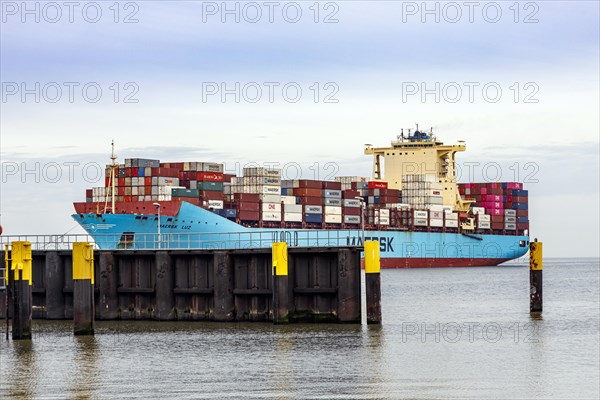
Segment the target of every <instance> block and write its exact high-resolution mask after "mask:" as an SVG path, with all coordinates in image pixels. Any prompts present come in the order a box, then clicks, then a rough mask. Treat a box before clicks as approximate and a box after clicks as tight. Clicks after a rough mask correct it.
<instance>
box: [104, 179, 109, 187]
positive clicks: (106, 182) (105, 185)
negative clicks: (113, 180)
mask: <svg viewBox="0 0 600 400" xmlns="http://www.w3.org/2000/svg"><path fill="white" fill-rule="evenodd" d="M109 186H110V178H109V177H106V178H104V187H109Z"/></svg>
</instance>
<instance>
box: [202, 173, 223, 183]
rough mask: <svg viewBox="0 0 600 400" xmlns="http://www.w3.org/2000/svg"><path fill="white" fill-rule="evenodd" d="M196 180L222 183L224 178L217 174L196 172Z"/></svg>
mask: <svg viewBox="0 0 600 400" xmlns="http://www.w3.org/2000/svg"><path fill="white" fill-rule="evenodd" d="M196 176H197V179H198V180H199V181H202V182H223V181H224V180H225V177H224V176H223V174H221V173H218V172H197V173H196Z"/></svg>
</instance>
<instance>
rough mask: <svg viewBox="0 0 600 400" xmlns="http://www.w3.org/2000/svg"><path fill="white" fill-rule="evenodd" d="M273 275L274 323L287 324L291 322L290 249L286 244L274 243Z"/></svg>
mask: <svg viewBox="0 0 600 400" xmlns="http://www.w3.org/2000/svg"><path fill="white" fill-rule="evenodd" d="M272 259H273V262H272V265H273V269H272V274H273V323H275V324H287V323H288V322H289V314H290V310H289V302H288V293H289V278H288V249H287V243H286V242H277V243H273V247H272Z"/></svg>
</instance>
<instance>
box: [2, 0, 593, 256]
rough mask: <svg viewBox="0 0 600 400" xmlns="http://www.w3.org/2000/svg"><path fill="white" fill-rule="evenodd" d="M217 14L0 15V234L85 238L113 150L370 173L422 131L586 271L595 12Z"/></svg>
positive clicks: (571, 4) (295, 6)
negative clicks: (514, 203)
mask: <svg viewBox="0 0 600 400" xmlns="http://www.w3.org/2000/svg"><path fill="white" fill-rule="evenodd" d="M467 3H468V2H467ZM24 4H27V5H26V7H27V9H26V10H25V9H24ZM223 4H224V3H222V2H220V1H219V2H193V1H185V2H184V1H182V2H178V1H169V2H160V1H137V2H122V3H119V5H118V7H115V5H114V2H113V1H110V2H97V3H90V2H80V3H77V5H75V6H72V8H68V6H66V5H64V3H62V2H58V3H52V5H48V3H44V2H28V3H22V2H5V1H2V2H1V7H2V21H1V39H0V49H1V61H0V68H1V81H2V99H1V100H2V101H1V104H0V105H1V113H0V128H1V143H0V144H1V158H2V160H1V161H2V183H1V184H2V189H1V192H0V201H1V203H0V212H1V220H0V223H1V224H2V226H3V228H4V232H5V234H26V233H64V232H67V231H70V230H71V232H72V233H75V232H83V231H82V230H81V229H80V228H77V227H76V224H75V223H74V222H73V220H72V219H71V217H70V214H71V213H72V212H73V208H72V202H73V201H84V200H85V193H84V189H85V188H86V187H92V186H100V185H101V184H102V183H100V181H98V179H97V175H98V173H99V171H98V165H100V166H102V165H104V164H106V163H107V162H108V161H109V160H108V157H109V152H110V141H111V140H112V139H114V140H115V143H116V148H117V153H118V156H119V158H120V161H121V162H122V160H123V158H125V157H142V158H160V159H161V160H163V161H183V160H196V161H203V160H206V161H217V162H225V163H226V168H227V169H229V170H230V171H231V172H234V171H236V170H239V169H240V168H241V166H242V165H243V164H244V163H247V162H258V163H264V162H270V163H279V164H280V166H285V168H286V172H287V173H288V177H290V178H293V177H294V176H295V175H296V171H297V170H298V169H300V170H301V171H302V175H303V177H305V178H315V174H318V176H317V177H319V178H324V177H328V176H329V175H331V174H332V173H336V174H338V175H339V174H343V175H363V176H367V175H369V174H370V168H371V160H370V159H369V158H368V157H367V156H363V155H362V149H363V144H364V143H372V144H374V145H375V146H387V145H389V141H390V140H391V139H392V138H394V137H395V136H396V135H397V134H399V133H400V129H401V128H414V126H415V123H419V124H420V126H421V127H426V128H429V127H433V128H434V132H435V133H436V135H437V136H438V139H441V140H443V141H445V142H446V143H453V142H456V141H457V140H465V141H466V143H467V152H466V153H462V154H459V155H458V161H459V163H462V164H463V168H462V169H461V171H462V172H463V173H462V175H461V180H462V181H468V180H477V181H481V180H483V179H485V178H486V176H485V175H483V174H484V173H487V176H488V177H489V175H491V174H492V172H494V171H496V170H497V168H498V166H500V171H501V176H500V177H499V180H504V181H513V180H519V181H525V182H526V183H525V187H526V189H529V191H530V202H531V207H530V218H531V233H532V236H535V237H538V238H539V239H540V240H542V241H544V242H545V243H546V246H545V248H544V250H545V252H546V254H547V255H549V256H555V257H558V256H569V257H570V256H596V257H597V256H598V247H599V246H598V242H599V229H600V228H599V225H600V221H599V206H598V204H599V200H600V199H599V180H600V177H599V169H600V165H599V151H600V148H599V132H600V126H599V115H598V109H600V104H599V68H600V65H599V48H600V43H599V36H600V32H599V22H598V21H599V20H600V15H599V5H598V4H599V3H598V2H596V1H582V2H577V1H565V2H561V1H552V2H543V1H538V2H520V3H518V4H517V5H515V2H513V1H509V2H475V3H472V4H473V5H472V6H468V5H465V2H450V3H448V2H429V3H426V4H424V3H423V2H421V1H418V2H400V1H398V2H394V1H369V2H362V1H337V2H320V3H318V4H317V5H316V6H315V2H314V1H308V2H302V1H299V2H285V1H281V2H274V3H268V2H266V3H265V2H254V3H247V2H228V3H227V6H226V7H227V10H224V9H223ZM464 163H468V164H466V165H465V164H464ZM495 163H497V164H495ZM468 165H471V166H472V167H470V168H472V171H473V172H474V174H475V176H473V177H470V176H468V175H469V174H468V172H469V167H468ZM100 173H102V171H100Z"/></svg>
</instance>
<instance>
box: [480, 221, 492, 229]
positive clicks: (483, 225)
mask: <svg viewBox="0 0 600 400" xmlns="http://www.w3.org/2000/svg"><path fill="white" fill-rule="evenodd" d="M477 228H479V229H490V223H489V222H483V221H479V222H478V223H477Z"/></svg>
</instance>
